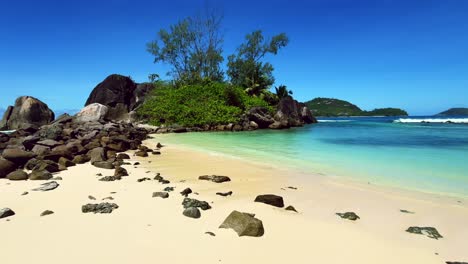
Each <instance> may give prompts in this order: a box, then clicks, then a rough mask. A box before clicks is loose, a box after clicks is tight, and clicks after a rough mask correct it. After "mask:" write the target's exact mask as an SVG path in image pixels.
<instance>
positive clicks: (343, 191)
mask: <svg viewBox="0 0 468 264" xmlns="http://www.w3.org/2000/svg"><path fill="white" fill-rule="evenodd" d="M155 137H156V138H155V139H152V140H148V141H147V142H146V144H147V145H149V146H154V145H155V143H156V142H157V141H158V136H157V135H156V136H155ZM162 142H163V141H162ZM163 143H164V142H163ZM129 154H131V153H130V152H129ZM135 161H139V162H140V163H141V165H140V166H137V168H134V166H132V165H127V166H124V167H125V168H126V169H127V170H128V172H129V174H130V176H128V177H124V178H123V179H122V180H121V181H116V182H101V181H98V179H99V177H98V176H96V174H97V173H102V174H103V175H112V174H113V170H105V169H98V168H95V167H93V166H91V165H90V164H84V165H78V166H76V167H71V168H69V170H67V171H64V172H61V173H59V174H57V176H61V177H62V178H63V180H62V181H58V182H59V184H60V186H59V187H58V188H57V189H55V190H52V191H49V192H34V191H31V189H33V188H34V187H37V186H39V185H40V184H41V183H42V182H41V181H22V182H12V181H7V180H4V179H1V180H0V208H3V207H9V208H11V209H13V210H14V211H15V212H16V215H15V216H12V217H9V218H7V219H9V221H7V219H0V234H1V235H0V256H1V258H0V259H1V260H0V261H1V263H2V264H3V263H5V264H7V263H8V264H10V263H11V264H13V263H33V262H34V263H48V264H54V263H61V264H62V263H80V264H82V263H100V264H103V263H116V264H120V263H140V264H142V263H163V262H165V263H285V262H288V263H424V264H431V263H434V264H435V263H438V264H440V263H445V261H468V249H467V244H468V224H467V223H468V222H467V219H468V201H466V200H461V199H457V198H452V197H448V196H440V195H433V194H424V193H418V192H408V191H403V190H397V189H390V188H386V187H381V186H374V185H368V184H360V183H355V182H346V181H343V180H339V179H335V178H327V177H323V176H314V175H309V177H305V176H304V175H298V174H297V173H295V172H293V171H291V170H289V171H287V170H281V169H278V168H273V167H269V166H265V165H262V164H255V163H250V162H246V161H244V160H240V159H233V158H229V157H224V156H216V155H211V154H209V153H204V152H200V151H194V150H190V149H186V148H184V147H181V146H176V145H171V146H165V147H164V148H163V149H162V155H154V156H150V157H148V158H138V159H136V158H134V157H132V163H133V162H135ZM147 172H148V173H147ZM156 172H160V173H161V175H162V176H163V177H165V178H166V179H168V180H170V181H171V184H168V185H163V184H160V183H158V182H157V181H144V182H137V179H139V178H142V177H150V178H153V177H154V176H155V173H156ZM204 174H218V175H227V176H229V177H230V178H231V180H232V181H231V182H227V183H219V184H218V183H212V182H207V181H200V180H198V176H200V175H204ZM167 186H173V187H176V189H175V191H174V192H171V193H170V197H169V198H168V199H161V198H152V193H153V192H155V191H162V190H163V189H164V187H167ZM288 186H292V187H296V188H297V190H294V189H290V188H287V187H288ZM186 187H190V188H191V189H192V190H193V191H194V192H197V193H198V194H199V195H195V194H193V195H191V197H192V198H196V199H199V200H204V201H208V202H210V203H211V206H212V207H213V208H212V209H211V210H207V211H202V217H201V218H200V219H191V218H187V217H185V216H183V215H182V211H183V207H182V205H181V202H182V200H183V197H182V196H181V195H180V194H179V192H180V191H182V190H183V189H184V188H186ZM24 191H28V192H29V194H27V195H24V196H22V195H21V194H22V193H23V192H24ZM226 191H233V195H232V196H229V197H221V196H218V195H215V193H216V192H226ZM111 192H116V193H115V194H111ZM267 193H272V194H277V195H281V196H282V197H283V198H284V200H285V204H286V205H293V206H294V207H295V208H296V209H297V210H298V211H299V213H295V212H291V211H286V210H284V209H281V208H275V207H272V206H269V205H265V204H261V203H254V202H253V200H254V199H255V197H256V196H257V195H259V194H267ZM89 195H92V196H94V197H95V198H97V200H96V201H93V200H90V199H89V198H88V196H89ZM108 196H112V197H113V198H114V200H113V201H108V202H115V203H117V204H118V205H119V208H118V209H116V210H115V211H114V212H113V213H111V214H108V215H104V214H83V213H82V212H81V206H82V205H83V204H86V203H95V202H101V199H102V198H104V197H108ZM47 209H48V210H52V211H54V212H55V213H54V214H52V215H48V216H43V217H40V216H39V215H40V214H41V212H43V211H44V210H47ZM400 209H406V210H410V211H414V212H415V213H414V214H405V213H401V212H400ZM232 210H238V211H242V212H249V213H254V214H255V215H256V217H257V218H259V219H260V220H262V221H263V225H264V227H265V235H264V236H263V237H260V238H253V237H238V236H237V234H236V233H235V232H234V231H233V230H230V229H219V228H218V227H219V225H220V224H221V223H222V222H223V220H224V219H225V218H226V217H227V216H228V215H229V213H230V212H231V211H232ZM346 211H353V212H356V213H357V214H358V215H359V216H360V217H361V219H359V220H358V221H355V222H353V221H349V220H344V219H341V218H339V217H338V216H336V215H335V213H336V212H346ZM409 226H433V227H436V228H437V229H438V230H439V232H440V233H441V234H442V235H443V236H444V238H442V239H439V240H435V239H431V238H428V237H426V236H423V235H415V234H410V233H407V232H405V230H406V229H407V228H408V227H409ZM207 231H210V232H214V233H215V234H216V236H215V237H212V236H210V235H207V234H205V232H207Z"/></svg>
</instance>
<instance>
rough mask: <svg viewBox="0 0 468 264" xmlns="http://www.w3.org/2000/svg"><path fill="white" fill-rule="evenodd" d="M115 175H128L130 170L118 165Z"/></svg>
mask: <svg viewBox="0 0 468 264" xmlns="http://www.w3.org/2000/svg"><path fill="white" fill-rule="evenodd" d="M114 176H119V177H123V176H128V172H127V170H126V169H124V168H122V167H117V168H115V172H114Z"/></svg>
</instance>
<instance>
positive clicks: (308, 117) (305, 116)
mask: <svg viewBox="0 0 468 264" xmlns="http://www.w3.org/2000/svg"><path fill="white" fill-rule="evenodd" d="M273 118H274V120H275V122H274V123H273V124H271V125H270V126H269V128H273V129H282V128H290V127H298V126H303V125H304V124H311V123H317V120H316V119H315V118H314V117H313V116H312V112H311V111H310V110H309V108H307V106H306V105H305V104H303V103H299V102H297V101H296V100H294V99H293V98H292V97H290V96H287V97H284V98H282V99H281V100H280V101H279V103H278V106H277V109H276V113H275V115H274V117H273Z"/></svg>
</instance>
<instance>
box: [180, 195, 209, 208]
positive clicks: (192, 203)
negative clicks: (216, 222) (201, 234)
mask: <svg viewBox="0 0 468 264" xmlns="http://www.w3.org/2000/svg"><path fill="white" fill-rule="evenodd" d="M182 205H183V206H184V208H189V207H199V208H200V209H202V210H208V209H211V206H210V205H209V204H208V203H207V202H205V201H199V200H197V199H191V198H184V200H183V201H182Z"/></svg>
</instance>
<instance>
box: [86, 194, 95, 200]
mask: <svg viewBox="0 0 468 264" xmlns="http://www.w3.org/2000/svg"><path fill="white" fill-rule="evenodd" d="M88 199H90V200H96V197H94V196H92V195H88Z"/></svg>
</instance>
